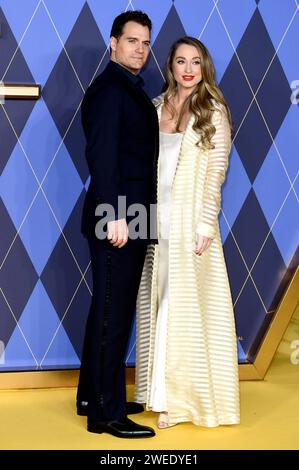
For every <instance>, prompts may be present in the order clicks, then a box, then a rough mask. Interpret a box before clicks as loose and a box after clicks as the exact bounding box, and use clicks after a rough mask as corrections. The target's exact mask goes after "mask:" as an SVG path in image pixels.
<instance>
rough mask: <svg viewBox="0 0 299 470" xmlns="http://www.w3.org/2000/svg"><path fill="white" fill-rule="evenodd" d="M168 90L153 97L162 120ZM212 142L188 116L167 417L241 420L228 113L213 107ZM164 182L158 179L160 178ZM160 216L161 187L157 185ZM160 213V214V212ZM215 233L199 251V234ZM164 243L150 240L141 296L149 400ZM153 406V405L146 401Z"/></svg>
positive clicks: (176, 200) (142, 367)
mask: <svg viewBox="0 0 299 470" xmlns="http://www.w3.org/2000/svg"><path fill="white" fill-rule="evenodd" d="M162 103H163V95H160V96H159V97H158V98H156V99H155V100H154V104H155V106H156V109H157V112H158V116H159V120H160V118H161V108H162ZM212 122H213V124H214V126H215V127H216V133H215V135H214V137H213V142H214V143H215V149H213V150H208V151H203V150H201V149H199V148H198V147H197V146H196V145H195V144H196V142H197V141H198V134H197V133H196V132H195V131H194V130H193V129H192V125H193V123H194V118H192V117H191V119H190V121H189V123H188V127H187V129H186V131H185V134H184V136H183V139H182V144H181V149H180V154H179V159H178V164H177V168H176V173H175V177H174V181H173V186H172V192H171V199H172V202H171V211H170V234H169V306H168V327H167V347H166V350H167V353H166V375H165V382H166V395H167V406H168V413H169V421H170V424H174V423H178V422H182V421H192V422H193V423H194V424H197V425H202V426H209V427H212V426H218V425H221V424H236V423H238V422H239V382H238V359H237V343H236V333H235V323H234V313H233V305H232V299H231V292H230V287H229V281H228V276H227V271H226V265H225V260H224V255H223V249H222V243H221V238H220V232H219V225H218V214H219V210H220V204H221V185H222V183H223V181H224V179H225V174H226V170H227V166H228V155H229V152H230V147H231V139H230V129H229V125H228V122H227V118H226V116H225V114H224V113H223V112H222V111H221V109H220V108H219V111H215V112H214V113H213V119H212ZM158 187H159V181H158ZM158 216H159V191H158ZM158 219H159V217H158ZM196 232H197V233H200V234H202V235H205V236H208V237H210V238H212V239H213V241H212V243H211V245H210V247H209V248H208V250H206V251H205V252H204V253H203V254H202V255H201V256H197V255H196V254H195V253H194V247H195V234H196ZM158 263H159V245H149V247H148V251H147V256H146V260H145V264H144V269H143V274H142V280H141V284H140V289H139V295H138V302H137V334H136V339H137V341H136V387H135V400H136V401H137V402H140V403H146V404H147V403H149V397H150V391H151V390H150V388H151V376H152V367H153V354H154V342H155V333H156V316H157V311H158V304H157V293H158V291H157V268H158ZM147 409H148V407H147Z"/></svg>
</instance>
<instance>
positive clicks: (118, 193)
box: [77, 11, 159, 438]
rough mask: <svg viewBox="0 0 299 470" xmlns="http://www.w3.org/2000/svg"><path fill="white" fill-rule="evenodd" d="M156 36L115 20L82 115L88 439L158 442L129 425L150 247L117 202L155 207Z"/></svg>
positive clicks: (82, 381) (129, 15) (140, 23)
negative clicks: (105, 60) (137, 316)
mask: <svg viewBox="0 0 299 470" xmlns="http://www.w3.org/2000/svg"><path fill="white" fill-rule="evenodd" d="M150 32H151V21H150V19H149V18H148V16H147V15H146V14H144V13H142V12H139V11H128V12H125V13H122V14H121V15H119V16H118V17H117V18H115V20H114V23H113V26H112V30H111V35H110V48H111V49H110V50H111V57H110V59H111V60H110V62H109V64H108V65H107V67H106V69H105V70H104V72H103V73H102V74H101V75H99V76H98V77H97V78H96V79H95V80H94V81H93V83H92V84H91V85H90V86H89V88H88V89H87V91H86V94H85V96H84V99H83V102H82V108H81V110H82V124H83V128H84V133H85V136H86V159H87V162H88V166H89V171H90V175H91V180H90V186H89V188H88V191H87V194H86V198H85V203H84V209H83V217H82V233H83V234H84V235H85V236H86V237H87V239H88V243H89V249H90V255H91V267H92V274H93V297H92V303H91V307H90V312H89V316H88V320H87V325H86V332H85V338H84V346H83V354H82V361H81V370H80V378H79V385H78V392H77V412H78V414H80V415H87V416H88V424H87V429H88V431H91V432H96V433H102V432H108V433H110V434H113V435H115V436H117V437H131V438H135V437H151V436H154V435H155V433H154V430H153V429H151V428H149V427H146V426H141V425H138V424H136V423H134V422H133V421H131V420H130V419H128V418H127V414H133V413H138V412H141V411H143V407H142V405H140V404H137V403H134V402H126V390H125V364H124V362H125V353H126V349H127V344H128V339H129V335H130V331H131V325H132V320H133V314H134V311H135V305H136V298H137V293H138V289H139V284H140V278H141V273H142V268H143V264H144V259H145V253H146V247H147V243H148V242H149V240H150V239H149V237H147V238H146V239H144V238H137V239H136V238H135V239H133V238H132V237H130V233H129V227H130V224H129V222H130V217H129V216H128V215H127V213H126V211H125V212H124V213H122V212H121V211H120V208H119V207H118V206H119V205H118V198H119V197H125V198H126V209H127V208H128V207H129V206H130V205H132V204H141V205H142V207H144V208H145V209H146V211H147V213H148V212H149V209H150V205H151V204H155V203H156V168H157V159H158V148H159V142H158V139H159V126H158V119H157V114H156V110H155V108H154V106H153V104H152V103H151V100H150V99H149V98H148V96H147V95H146V93H145V92H144V91H143V89H142V84H143V80H142V78H141V77H140V76H138V75H137V72H138V71H139V70H140V69H141V68H142V67H143V65H144V64H145V62H146V60H147V57H148V54H149V45H150ZM103 205H105V206H103ZM107 205H109V206H108V207H109V208H110V209H111V210H110V211H109V210H108V215H107V217H106V221H107V224H106V226H105V227H106V228H107V231H106V234H105V238H103V237H102V236H100V235H101V234H102V232H101V231H100V230H97V229H96V227H99V224H100V223H101V221H103V218H102V219H100V218H99V217H97V216H96V215H95V213H97V214H98V213H100V212H101V210H100V211H99V212H98V210H99V208H101V207H106V206H107ZM96 208H98V209H97V212H96ZM111 211H112V212H111ZM111 213H112V215H111ZM102 215H103V214H102ZM148 219H149V218H147V221H148ZM101 227H102V228H103V225H102V226H101ZM100 232H101V233H100ZM148 232H149V227H147V234H148ZM143 233H144V231H143Z"/></svg>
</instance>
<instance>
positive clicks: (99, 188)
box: [81, 61, 159, 236]
mask: <svg viewBox="0 0 299 470" xmlns="http://www.w3.org/2000/svg"><path fill="white" fill-rule="evenodd" d="M136 82H137V80H131V78H130V76H129V75H128V72H127V71H124V70H123V69H122V68H121V66H120V65H118V64H116V63H114V62H112V61H111V62H109V64H108V65H107V67H106V69H105V70H104V72H103V73H102V74H101V75H99V76H98V77H97V78H96V79H95V80H94V81H93V83H92V84H91V85H90V86H89V88H88V89H87V91H86V93H85V96H84V99H83V102H82V106H81V118H82V125H83V129H84V133H85V137H86V152H85V156H86V159H87V163H88V167H89V172H90V176H91V181H90V185H89V188H88V191H87V194H86V198H85V201H84V208H83V216H82V224H81V229H82V233H83V234H85V235H87V236H88V235H92V234H94V232H95V225H96V222H97V221H98V220H99V218H98V217H96V216H95V209H96V207H97V205H98V204H100V203H108V204H110V205H112V206H113V208H114V211H115V215H116V216H115V218H116V219H117V218H118V217H119V218H120V217H121V216H120V215H119V214H118V196H126V200H127V207H128V206H129V205H130V204H134V203H139V204H143V205H144V206H145V207H146V208H147V210H148V211H149V206H150V204H155V203H156V184H157V183H156V181H157V177H156V176H157V175H156V173H157V160H158V153H159V124H158V117H157V113H156V109H155V107H154V105H153V104H152V102H151V100H150V98H149V97H148V96H147V94H146V93H145V92H144V91H143V89H142V88H141V86H139V85H138V84H136ZM127 220H130V218H128V217H127Z"/></svg>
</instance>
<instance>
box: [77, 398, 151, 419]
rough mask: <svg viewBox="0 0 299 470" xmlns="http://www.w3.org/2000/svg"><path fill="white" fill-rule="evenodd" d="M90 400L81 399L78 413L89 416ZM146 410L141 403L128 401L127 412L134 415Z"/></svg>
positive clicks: (78, 404)
mask: <svg viewBox="0 0 299 470" xmlns="http://www.w3.org/2000/svg"><path fill="white" fill-rule="evenodd" d="M87 411H88V401H80V402H78V403H77V415H79V416H87V414H88V412H87ZM143 411H144V408H143V405H141V403H135V402H134V401H127V402H126V414H127V415H134V414H137V413H142V412H143Z"/></svg>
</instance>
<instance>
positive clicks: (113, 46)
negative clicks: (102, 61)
mask: <svg viewBox="0 0 299 470" xmlns="http://www.w3.org/2000/svg"><path fill="white" fill-rule="evenodd" d="M116 44H117V39H116V38H115V37H114V36H111V38H110V47H111V50H112V51H113V52H115V51H116Z"/></svg>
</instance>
